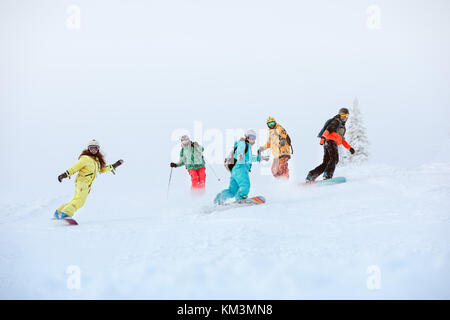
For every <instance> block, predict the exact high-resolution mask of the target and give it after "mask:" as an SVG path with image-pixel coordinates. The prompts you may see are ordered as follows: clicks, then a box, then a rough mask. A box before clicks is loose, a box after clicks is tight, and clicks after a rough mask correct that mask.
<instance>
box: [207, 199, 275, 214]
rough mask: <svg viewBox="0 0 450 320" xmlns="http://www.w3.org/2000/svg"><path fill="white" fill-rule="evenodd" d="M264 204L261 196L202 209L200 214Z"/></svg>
mask: <svg viewBox="0 0 450 320" xmlns="http://www.w3.org/2000/svg"><path fill="white" fill-rule="evenodd" d="M264 203H266V199H265V198H264V197H263V196H256V197H251V198H248V199H243V200H237V201H234V202H230V203H225V204H220V205H214V206H207V207H204V208H203V209H202V213H212V212H215V211H225V210H229V209H235V208H242V207H250V206H256V205H260V204H264Z"/></svg>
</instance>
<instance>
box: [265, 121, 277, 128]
mask: <svg viewBox="0 0 450 320" xmlns="http://www.w3.org/2000/svg"><path fill="white" fill-rule="evenodd" d="M276 124H277V123H276V122H275V121H270V122H267V126H268V127H273V126H275V125H276Z"/></svg>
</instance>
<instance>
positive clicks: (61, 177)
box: [58, 172, 67, 182]
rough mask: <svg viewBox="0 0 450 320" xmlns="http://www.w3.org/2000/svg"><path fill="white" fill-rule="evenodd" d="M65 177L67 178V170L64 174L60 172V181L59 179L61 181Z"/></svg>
mask: <svg viewBox="0 0 450 320" xmlns="http://www.w3.org/2000/svg"><path fill="white" fill-rule="evenodd" d="M65 178H67V172H64V173H63V174H60V175H59V176H58V181H59V182H62V181H63V179H65Z"/></svg>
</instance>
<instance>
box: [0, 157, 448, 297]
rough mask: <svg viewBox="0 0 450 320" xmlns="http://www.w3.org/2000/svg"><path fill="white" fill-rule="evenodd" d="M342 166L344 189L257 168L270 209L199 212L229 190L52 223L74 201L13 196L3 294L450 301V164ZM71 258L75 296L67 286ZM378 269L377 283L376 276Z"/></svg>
mask: <svg viewBox="0 0 450 320" xmlns="http://www.w3.org/2000/svg"><path fill="white" fill-rule="evenodd" d="M336 173H337V174H336V176H346V177H347V183H344V184H337V185H332V186H318V185H315V186H298V185H297V184H298V182H299V179H295V180H296V181H295V182H293V181H292V182H290V183H289V184H287V183H282V182H278V181H274V180H273V178H272V177H261V176H256V175H255V176H254V177H252V190H251V195H264V196H265V197H266V200H267V203H266V204H265V205H260V206H253V207H244V208H238V209H232V210H228V211H223V212H213V213H211V214H202V213H201V208H202V206H204V205H206V204H209V203H210V200H211V199H212V198H213V195H214V194H215V193H216V192H218V191H219V190H208V192H207V194H206V195H205V196H204V197H203V198H196V199H192V200H189V199H187V200H184V201H170V202H166V201H162V200H161V201H159V202H155V203H153V204H149V203H147V202H146V201H145V200H147V199H141V198H139V197H137V196H134V197H133V195H130V194H126V195H124V196H122V197H117V198H114V199H111V201H109V202H108V203H100V202H97V201H95V200H94V196H90V198H89V199H88V201H87V203H86V206H85V207H84V208H82V209H81V210H80V211H79V212H78V213H77V215H76V216H75V218H76V219H77V221H79V223H80V225H79V226H76V227H66V226H62V225H61V224H60V223H59V222H58V221H54V220H51V217H52V214H53V212H54V210H55V208H56V207H57V205H59V204H60V203H61V202H64V201H67V200H68V198H70V197H58V198H52V199H50V200H38V201H34V202H32V203H26V204H3V205H1V206H0V209H1V214H0V234H1V237H0V247H1V253H0V270H1V272H0V298H2V299H13V298H23V299H35V298H37V299H44V298H56V299H82V298H87V299H96V298H106V299H110V298H112V299H115V298H125V299H127V298H137V299H140V298H149V299H156V298H158V299H303V298H307V299H309V298H326V299H345V298H357V299H380V298H387V299H398V298H400V299H405V298H423V299H429V298H446V299H448V298H450V289H449V288H450V276H449V275H448V270H449V267H450V241H449V240H450V236H449V232H448V230H450V228H449V227H450V219H449V216H450V215H449V213H450V211H449V210H448V208H447V205H446V204H447V202H448V199H449V196H450V184H449V182H450V164H430V165H425V166H422V167H419V168H417V169H414V170H406V169H396V168H392V167H388V166H383V165H377V166H375V165H366V166H363V167H358V168H352V167H346V168H338V169H337V170H336ZM292 180H294V179H292ZM268 181H270V183H269V182H268ZM186 201H191V203H190V204H189V203H186ZM127 203H133V208H134V210H127ZM186 207H189V209H185V208H186ZM71 265H75V266H79V268H80V271H81V278H80V279H81V288H80V289H79V290H69V289H68V288H67V280H68V278H69V277H70V275H69V274H67V273H66V270H67V268H68V266H71ZM372 265H375V266H378V267H379V268H380V270H381V274H380V280H381V282H380V284H381V287H380V288H379V289H378V290H369V289H368V287H367V284H366V283H367V281H368V278H369V277H370V274H369V273H368V272H367V268H368V267H369V266H372Z"/></svg>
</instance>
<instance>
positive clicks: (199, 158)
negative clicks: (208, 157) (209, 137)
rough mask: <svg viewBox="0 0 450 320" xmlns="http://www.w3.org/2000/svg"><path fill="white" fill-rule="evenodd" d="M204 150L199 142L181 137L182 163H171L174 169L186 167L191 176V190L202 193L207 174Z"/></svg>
mask: <svg viewBox="0 0 450 320" xmlns="http://www.w3.org/2000/svg"><path fill="white" fill-rule="evenodd" d="M203 151H204V148H203V147H202V146H201V145H199V144H198V143H197V142H193V141H191V140H190V139H189V137H188V136H186V135H184V136H182V137H181V151H180V161H178V163H174V162H171V163H170V166H171V167H172V168H177V167H181V166H185V167H186V170H187V171H188V173H189V175H190V176H191V190H192V191H201V192H203V191H204V189H205V183H206V173H205V170H206V169H205V159H204V158H203Z"/></svg>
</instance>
